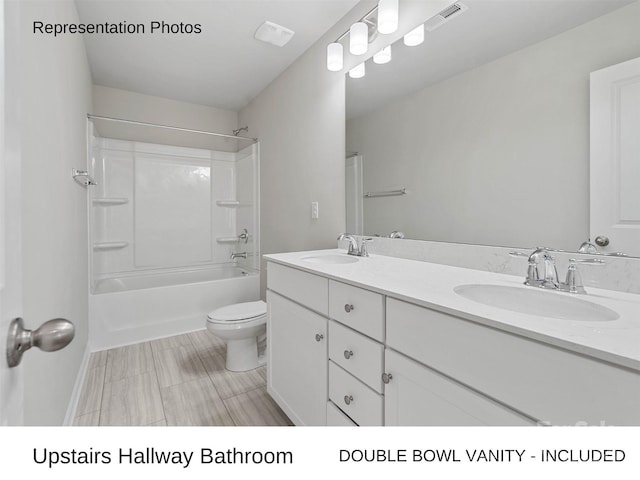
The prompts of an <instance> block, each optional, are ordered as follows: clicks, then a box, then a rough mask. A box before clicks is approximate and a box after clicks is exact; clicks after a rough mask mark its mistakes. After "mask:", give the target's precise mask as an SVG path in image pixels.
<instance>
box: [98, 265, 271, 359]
mask: <svg viewBox="0 0 640 480" xmlns="http://www.w3.org/2000/svg"><path fill="white" fill-rule="evenodd" d="M259 298H260V275H259V273H258V272H255V271H251V270H247V269H244V268H240V267H236V266H233V265H225V266H220V267H215V268H207V269H197V270H189V271H174V272H168V273H167V272H165V273H152V272H150V273H144V274H137V275H123V276H111V277H107V278H101V279H99V280H97V281H96V282H95V284H94V285H92V293H91V294H90V295H89V318H90V325H91V329H90V333H89V342H90V345H91V349H92V350H94V351H96V350H104V349H107V348H113V347H117V346H121V345H128V344H131V343H137V342H141V341H146V340H151V339H154V338H161V337H167V336H170V335H177V334H180V333H185V332H189V331H193V330H198V329H201V328H204V327H205V321H206V318H207V314H208V313H209V312H210V311H211V310H213V309H215V308H218V307H222V306H224V305H229V304H231V303H238V302H249V301H253V300H258V299H259Z"/></svg>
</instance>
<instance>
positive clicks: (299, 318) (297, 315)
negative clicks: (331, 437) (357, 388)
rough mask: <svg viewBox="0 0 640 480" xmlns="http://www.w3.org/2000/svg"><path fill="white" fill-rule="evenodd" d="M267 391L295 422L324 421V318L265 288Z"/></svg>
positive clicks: (325, 401) (326, 359) (325, 406)
mask: <svg viewBox="0 0 640 480" xmlns="http://www.w3.org/2000/svg"><path fill="white" fill-rule="evenodd" d="M267 310H268V320H267V348H268V361H267V390H268V392H269V394H270V395H271V396H272V397H273V398H274V400H275V401H276V402H277V403H278V405H280V408H282V410H283V411H284V412H285V413H286V414H287V415H288V416H289V418H290V419H291V421H292V422H293V423H295V424H296V425H326V423H327V399H328V394H327V368H328V367H327V361H328V353H327V319H326V318H324V317H322V316H320V315H317V314H315V313H313V312H311V311H310V310H307V309H306V308H304V307H301V306H300V305H298V304H296V303H293V302H292V301H290V300H287V299H286V298H284V297H281V296H280V295H278V294H276V293H274V292H272V291H267Z"/></svg>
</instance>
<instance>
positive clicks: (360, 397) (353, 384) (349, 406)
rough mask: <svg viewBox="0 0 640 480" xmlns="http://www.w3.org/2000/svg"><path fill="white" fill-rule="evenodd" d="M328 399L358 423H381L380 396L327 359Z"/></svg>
mask: <svg viewBox="0 0 640 480" xmlns="http://www.w3.org/2000/svg"><path fill="white" fill-rule="evenodd" d="M329 399H330V400H331V401H333V403H335V404H336V405H340V408H341V409H342V410H343V411H344V412H345V413H346V414H347V415H348V416H349V417H350V418H351V419H352V420H353V421H354V422H356V423H357V424H358V425H362V426H381V425H382V408H383V403H382V396H381V395H379V394H377V393H376V392H374V391H373V390H371V389H370V388H369V387H367V386H366V385H365V384H364V383H362V382H361V381H360V380H358V379H357V378H355V377H354V376H353V375H351V374H350V373H348V372H346V371H345V370H343V369H342V368H341V367H339V366H337V365H336V364H335V363H333V362H332V361H329Z"/></svg>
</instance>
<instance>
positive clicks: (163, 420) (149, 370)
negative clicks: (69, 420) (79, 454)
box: [74, 330, 291, 426]
mask: <svg viewBox="0 0 640 480" xmlns="http://www.w3.org/2000/svg"><path fill="white" fill-rule="evenodd" d="M224 364H225V344H224V342H223V341H221V340H220V339H218V338H217V337H215V336H214V335H213V334H211V333H209V331H207V330H200V331H197V332H191V333H186V334H184V335H177V336H175V337H168V338H162V339H159V340H153V341H150V342H144V343H138V344H136V345H129V346H126V347H120V348H114V349H112V350H105V351H102V352H95V353H93V354H91V358H90V360H89V365H88V367H87V374H86V376H85V380H84V385H83V387H82V393H81V395H80V400H79V402H78V407H77V410H76V416H75V419H74V425H77V426H83V425H84V426H99V425H100V426H102V425H131V426H133V425H136V426H164V425H183V426H190V425H199V426H204V425H220V426H221V425H228V426H233V425H243V426H257V425H273V426H275V425H291V421H290V420H289V419H288V418H287V416H286V415H285V414H284V413H283V412H282V410H280V408H279V407H278V406H277V405H276V404H275V402H274V401H273V400H272V399H271V397H270V396H269V394H268V393H267V390H266V367H260V368H257V369H255V370H251V371H248V372H230V371H228V370H226V369H225V368H224Z"/></svg>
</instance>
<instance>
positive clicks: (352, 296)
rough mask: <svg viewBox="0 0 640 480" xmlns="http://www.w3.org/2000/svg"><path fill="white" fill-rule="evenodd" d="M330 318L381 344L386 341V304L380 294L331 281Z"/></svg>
mask: <svg viewBox="0 0 640 480" xmlns="http://www.w3.org/2000/svg"><path fill="white" fill-rule="evenodd" d="M329 316H330V317H331V318H333V319H334V320H338V321H339V322H341V323H344V324H345V325H347V326H348V327H351V328H353V329H355V330H358V331H359V332H362V333H364V334H365V335H368V336H370V337H371V338H374V339H376V340H378V341H380V342H382V341H383V340H384V302H383V297H382V295H380V294H378V293H374V292H370V291H368V290H364V289H362V288H358V287H353V286H351V285H347V284H345V283H340V282H335V281H333V280H331V281H330V282H329Z"/></svg>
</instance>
